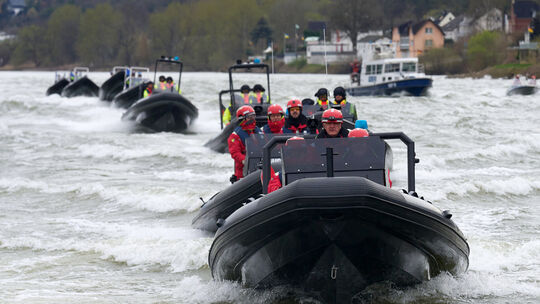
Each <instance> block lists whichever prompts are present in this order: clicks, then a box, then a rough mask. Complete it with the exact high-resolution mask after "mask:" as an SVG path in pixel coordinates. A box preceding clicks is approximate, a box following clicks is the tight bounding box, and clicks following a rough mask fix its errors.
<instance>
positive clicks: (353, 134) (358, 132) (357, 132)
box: [349, 128, 369, 137]
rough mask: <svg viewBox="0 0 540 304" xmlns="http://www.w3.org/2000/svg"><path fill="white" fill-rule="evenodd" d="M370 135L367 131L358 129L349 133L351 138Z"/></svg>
mask: <svg viewBox="0 0 540 304" xmlns="http://www.w3.org/2000/svg"><path fill="white" fill-rule="evenodd" d="M368 136H369V133H368V131H367V130H366V129H361V128H356V129H353V130H351V131H349V137H368Z"/></svg>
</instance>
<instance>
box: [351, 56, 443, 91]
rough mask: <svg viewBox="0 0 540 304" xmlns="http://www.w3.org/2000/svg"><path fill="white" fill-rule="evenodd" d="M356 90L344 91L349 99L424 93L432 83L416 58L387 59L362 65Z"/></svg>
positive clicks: (364, 62)
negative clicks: (349, 96)
mask: <svg viewBox="0 0 540 304" xmlns="http://www.w3.org/2000/svg"><path fill="white" fill-rule="evenodd" d="M357 79H358V82H357V83H356V84H357V86H354V87H349V88H347V89H346V91H347V93H348V94H349V95H351V96H385V95H394V94H405V95H412V96H421V95H425V94H426V93H427V90H428V89H429V88H430V87H431V85H432V82H433V80H432V79H431V78H428V77H426V74H425V73H424V68H423V66H422V65H421V64H419V63H418V58H387V59H379V60H372V61H363V62H362V69H361V71H360V77H358V78H357Z"/></svg>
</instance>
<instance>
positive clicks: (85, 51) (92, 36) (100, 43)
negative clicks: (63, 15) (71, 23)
mask: <svg viewBox="0 0 540 304" xmlns="http://www.w3.org/2000/svg"><path fill="white" fill-rule="evenodd" d="M120 18H121V15H120V14H119V13H118V12H116V11H115V10H114V9H113V7H112V6H111V5H110V4H108V3H104V4H99V5H97V6H96V7H95V8H92V9H89V10H87V11H86V12H85V13H84V14H83V15H82V18H81V24H80V34H79V38H78V39H77V46H76V48H77V54H78V55H79V57H80V58H81V59H82V60H83V61H84V62H85V63H87V64H90V65H96V66H109V65H110V64H111V62H113V61H114V59H115V57H116V55H117V53H118V40H119V32H120V26H121V23H120Z"/></svg>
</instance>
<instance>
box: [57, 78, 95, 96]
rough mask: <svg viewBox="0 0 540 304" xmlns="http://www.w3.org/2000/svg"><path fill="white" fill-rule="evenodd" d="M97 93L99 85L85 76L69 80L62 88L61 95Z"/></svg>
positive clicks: (92, 94) (93, 94)
mask: <svg viewBox="0 0 540 304" xmlns="http://www.w3.org/2000/svg"><path fill="white" fill-rule="evenodd" d="M98 93H99V87H98V86H97V85H96V84H95V83H94V82H93V81H92V80H90V79H89V78H88V77H86V76H83V77H82V78H80V79H78V80H75V81H73V82H71V83H70V84H68V85H67V86H66V87H65V88H64V89H63V90H62V96H64V97H77V96H88V97H96V96H98Z"/></svg>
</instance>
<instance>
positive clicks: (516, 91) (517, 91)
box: [506, 85, 538, 96]
mask: <svg viewBox="0 0 540 304" xmlns="http://www.w3.org/2000/svg"><path fill="white" fill-rule="evenodd" d="M536 92H538V88H537V87H536V86H534V85H521V86H515V87H511V88H510V89H509V90H508V92H506V95H509V96H510V95H534V94H536Z"/></svg>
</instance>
